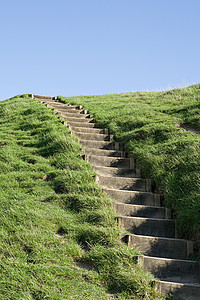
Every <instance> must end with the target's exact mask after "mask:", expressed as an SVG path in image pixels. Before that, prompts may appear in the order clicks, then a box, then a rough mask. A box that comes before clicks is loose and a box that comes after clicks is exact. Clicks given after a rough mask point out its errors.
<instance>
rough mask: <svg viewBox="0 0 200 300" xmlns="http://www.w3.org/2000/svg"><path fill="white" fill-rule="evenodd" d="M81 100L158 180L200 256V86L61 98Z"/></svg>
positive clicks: (184, 234) (180, 228) (146, 173)
mask: <svg viewBox="0 0 200 300" xmlns="http://www.w3.org/2000/svg"><path fill="white" fill-rule="evenodd" d="M59 100H60V101H61V102H64V103H71V104H79V105H80V104H81V105H83V106H84V108H85V109H88V110H89V112H90V113H92V114H94V117H95V118H96V120H97V121H98V123H99V124H100V125H101V126H102V127H106V128H109V129H110V132H111V133H112V134H114V136H115V138H116V140H118V141H121V142H123V143H124V144H125V146H126V149H127V150H128V151H129V152H130V153H132V155H133V156H134V157H135V158H136V159H137V160H138V162H139V163H140V164H141V166H142V168H143V174H144V176H146V177H150V178H154V180H155V182H156V186H157V190H158V191H159V192H161V193H164V194H165V201H166V205H167V206H168V207H170V208H172V210H173V215H174V217H175V218H176V220H177V224H178V231H179V236H180V237H182V238H189V239H192V240H193V241H194V242H195V250H196V253H197V255H198V256H199V257H200V201H199V198H200V151H199V146H200V135H196V134H194V133H193V132H189V131H188V132H187V131H185V130H184V129H183V128H181V126H182V125H187V126H189V127H190V128H191V129H195V130H198V131H199V132H200V85H194V86H190V87H188V88H183V89H175V90H171V91H164V92H143V93H140V92H138V93H125V94H114V95H103V96H80V97H59Z"/></svg>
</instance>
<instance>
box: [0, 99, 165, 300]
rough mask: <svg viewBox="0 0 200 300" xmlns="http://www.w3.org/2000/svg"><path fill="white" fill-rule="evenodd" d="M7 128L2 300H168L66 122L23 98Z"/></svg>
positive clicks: (6, 110)
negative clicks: (123, 238) (140, 260)
mask: <svg viewBox="0 0 200 300" xmlns="http://www.w3.org/2000/svg"><path fill="white" fill-rule="evenodd" d="M0 124H1V131H0V196H1V203H0V216H1V217H0V229H1V230H0V234H1V239H0V253H1V254H0V255H1V260H0V298H1V299H97V298H98V299H138V300H139V299H163V298H162V297H159V295H156V293H155V291H154V289H153V288H152V285H153V282H154V279H153V277H152V276H151V275H148V274H146V273H144V272H143V271H142V270H141V269H140V268H139V267H138V266H137V265H136V263H135V262H134V260H133V259H132V255H133V254H135V253H136V252H134V251H133V250H130V249H127V247H126V246H125V245H123V244H121V242H120V239H119V230H118V228H117V226H116V222H115V215H114V212H113V210H112V208H111V200H110V199H109V198H108V197H107V196H106V195H104V194H103V192H102V190H101V189H100V188H99V187H98V186H97V185H95V183H94V179H95V174H94V173H93V171H92V169H91V167H90V165H89V164H87V163H86V162H85V161H84V160H83V159H81V154H82V152H81V149H80V145H79V144H78V142H77V139H76V138H74V137H73V136H72V135H71V134H70V131H69V129H68V128H67V127H66V126H64V125H63V124H62V122H61V119H59V118H58V116H57V115H55V114H54V113H53V112H52V111H51V110H50V109H47V108H46V107H45V106H44V105H43V104H41V103H39V102H37V101H36V100H32V99H29V98H26V97H25V96H22V97H14V98H13V99H9V100H7V101H3V102H1V103H0Z"/></svg>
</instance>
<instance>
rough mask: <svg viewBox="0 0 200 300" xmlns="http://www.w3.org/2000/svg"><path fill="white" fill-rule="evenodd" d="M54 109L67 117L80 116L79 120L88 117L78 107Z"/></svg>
mask: <svg viewBox="0 0 200 300" xmlns="http://www.w3.org/2000/svg"><path fill="white" fill-rule="evenodd" d="M55 111H56V112H58V113H59V114H62V115H64V116H65V117H67V118H68V117H69V118H80V119H81V120H82V119H84V118H86V117H87V118H88V116H89V115H84V114H82V113H81V111H80V110H78V109H67V108H55Z"/></svg>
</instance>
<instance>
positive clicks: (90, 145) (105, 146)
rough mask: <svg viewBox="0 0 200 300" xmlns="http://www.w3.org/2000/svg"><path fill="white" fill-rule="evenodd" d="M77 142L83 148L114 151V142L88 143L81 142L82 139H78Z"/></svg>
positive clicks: (86, 141)
mask: <svg viewBox="0 0 200 300" xmlns="http://www.w3.org/2000/svg"><path fill="white" fill-rule="evenodd" d="M79 142H80V144H82V145H83V146H84V147H88V148H97V149H108V150H115V143H114V142H105V141H90V140H82V139H79Z"/></svg>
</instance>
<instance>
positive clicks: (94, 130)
mask: <svg viewBox="0 0 200 300" xmlns="http://www.w3.org/2000/svg"><path fill="white" fill-rule="evenodd" d="M70 127H71V130H72V131H73V132H75V134H77V133H79V132H80V133H92V134H94V133H95V134H100V133H103V134H104V133H105V129H102V128H88V127H76V126H70Z"/></svg>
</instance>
